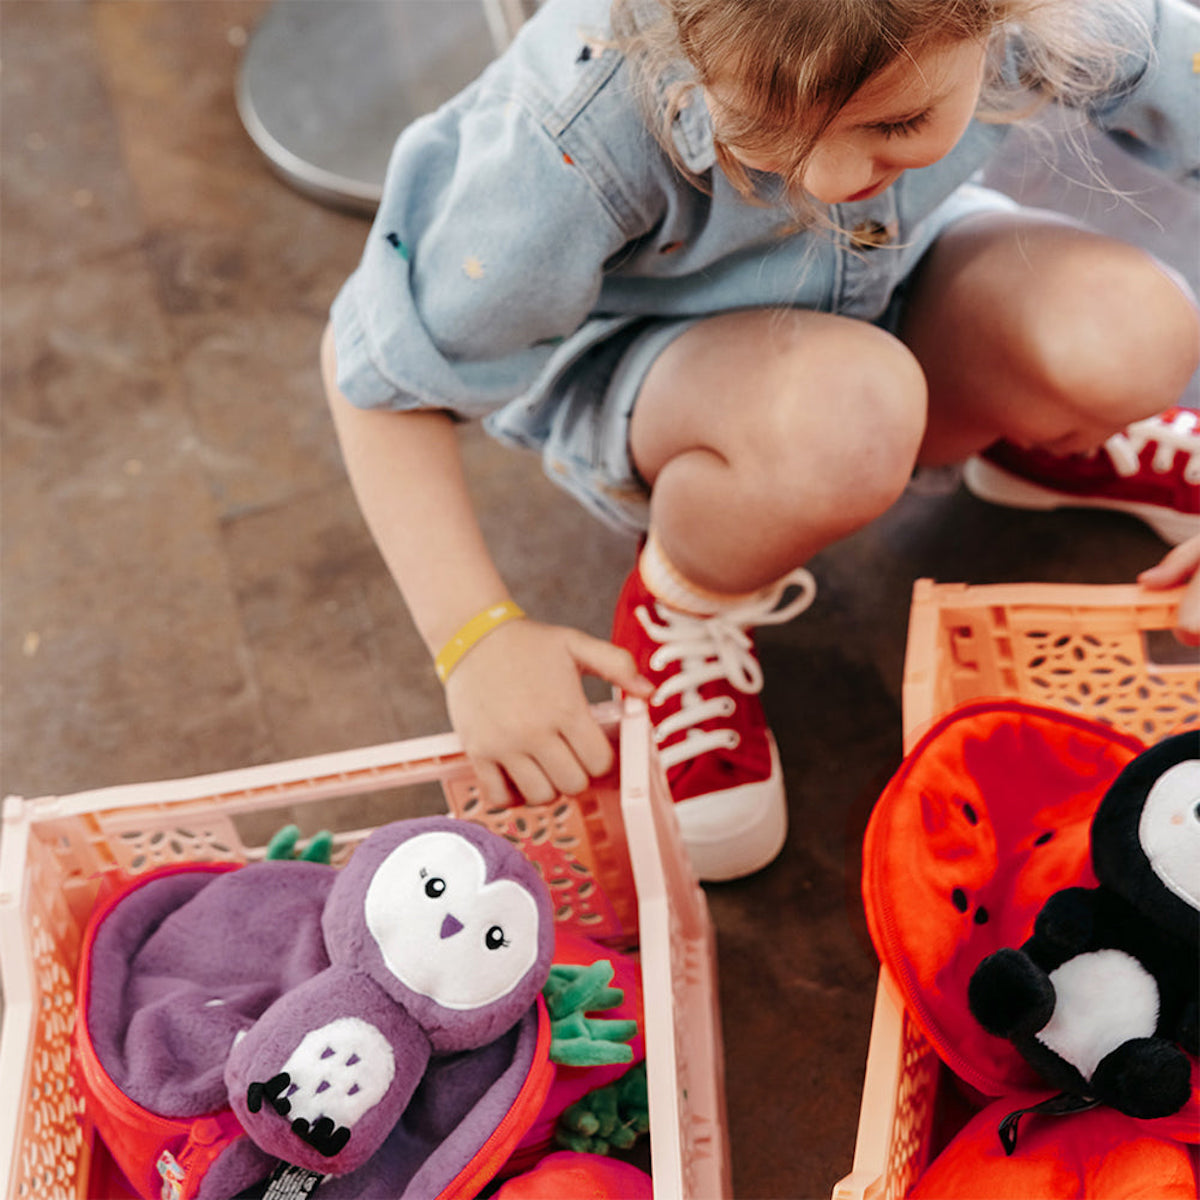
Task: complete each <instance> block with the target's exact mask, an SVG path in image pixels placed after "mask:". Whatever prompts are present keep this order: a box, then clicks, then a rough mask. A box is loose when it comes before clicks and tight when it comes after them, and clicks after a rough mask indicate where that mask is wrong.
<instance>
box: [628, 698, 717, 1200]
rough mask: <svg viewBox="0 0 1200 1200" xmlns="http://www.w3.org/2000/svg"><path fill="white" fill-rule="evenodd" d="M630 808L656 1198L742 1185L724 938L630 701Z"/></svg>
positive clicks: (709, 1196) (645, 719) (641, 716)
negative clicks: (724, 990)
mask: <svg viewBox="0 0 1200 1200" xmlns="http://www.w3.org/2000/svg"><path fill="white" fill-rule="evenodd" d="M621 736H622V754H621V758H622V764H623V766H622V809H623V812H624V817H625V830H626V835H627V840H628V846H629V854H630V858H631V861H632V866H633V873H634V878H635V880H636V883H637V898H638V927H639V938H640V947H641V963H642V990H643V995H644V1002H645V1015H646V1067H647V1085H648V1089H649V1093H650V1112H651V1129H650V1155H651V1170H652V1174H653V1176H654V1196H655V1200H676V1198H682V1197H696V1198H697V1200H701V1198H703V1200H719V1198H720V1197H724V1196H730V1195H732V1184H731V1177H730V1160H729V1150H728V1132H727V1130H728V1124H727V1121H726V1116H725V1101H724V1095H725V1088H724V1053H723V1047H722V1039H721V1021H720V1012H719V1008H718V1002H717V995H718V993H717V986H716V970H717V966H716V938H715V933H714V930H713V926H712V920H711V918H710V916H709V912H708V903H707V901H706V899H705V897H704V893H703V891H702V890H701V888H700V886H699V884H698V883H697V882H696V878H695V875H694V873H693V872H692V869H691V866H690V863H689V860H688V857H687V851H686V849H685V847H684V845H683V841H682V838H681V836H680V833H679V826H678V823H677V821H676V820H675V817H674V813H673V811H672V808H671V799H670V794H669V792H668V789H667V783H666V777H665V775H664V774H663V772H662V770H661V768H660V767H659V766H658V765H657V762H656V761H653V762H652V761H651V759H650V756H649V755H648V754H646V753H644V752H642V753H637V752H636V750H637V748H638V747H640V746H643V745H648V744H649V740H650V723H649V716H648V714H647V712H646V709H645V705H643V704H641V703H640V702H639V701H629V702H628V704H627V716H626V721H625V723H624V725H623V727H622V731H621Z"/></svg>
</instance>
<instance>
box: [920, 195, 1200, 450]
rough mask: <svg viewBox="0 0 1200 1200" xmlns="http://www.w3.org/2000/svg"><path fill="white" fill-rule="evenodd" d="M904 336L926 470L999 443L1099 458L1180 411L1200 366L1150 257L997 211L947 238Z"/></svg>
mask: <svg viewBox="0 0 1200 1200" xmlns="http://www.w3.org/2000/svg"><path fill="white" fill-rule="evenodd" d="M901 336H902V338H903V339H904V341H905V342H906V343H907V344H908V346H909V347H910V348H911V349H912V351H913V353H914V354H915V356H916V358H917V360H918V361H919V362H920V364H921V366H922V368H923V369H924V371H925V376H926V379H927V381H928V385H929V423H928V429H927V433H926V436H925V441H924V444H923V446H922V449H921V458H922V461H925V462H929V463H946V462H956V461H960V460H962V459H963V458H965V457H966V456H967V455H968V454H971V453H974V452H977V451H979V450H982V449H983V448H984V447H986V446H988V445H989V444H990V443H992V442H993V441H995V440H996V439H999V438H1004V439H1007V440H1008V441H1010V442H1013V443H1015V444H1016V445H1018V446H1021V447H1026V448H1034V447H1036V448H1039V449H1040V450H1044V451H1049V452H1051V453H1053V454H1056V455H1067V454H1078V453H1082V452H1086V451H1090V450H1093V449H1095V448H1096V447H1097V446H1099V445H1100V444H1101V443H1102V442H1103V441H1104V440H1105V439H1106V438H1108V437H1109V436H1110V435H1112V434H1114V433H1116V432H1117V431H1119V430H1121V429H1123V428H1124V427H1125V426H1127V425H1129V424H1130V423H1131V422H1134V421H1139V420H1141V419H1143V418H1147V417H1150V416H1152V415H1154V414H1157V413H1159V412H1161V411H1162V410H1163V409H1165V408H1167V407H1169V406H1170V405H1172V404H1175V403H1176V402H1177V401H1178V399H1179V397H1180V395H1181V394H1182V392H1183V391H1184V389H1185V387H1186V386H1187V384H1188V381H1189V379H1190V378H1191V376H1192V373H1193V372H1194V371H1195V369H1196V366H1197V362H1198V361H1200V322H1198V319H1197V313H1196V308H1195V305H1194V302H1193V301H1192V299H1191V297H1190V296H1189V295H1188V294H1187V292H1186V291H1185V289H1184V286H1183V285H1182V284H1181V283H1179V282H1177V281H1176V280H1175V279H1174V278H1173V277H1172V276H1171V275H1169V274H1168V273H1167V272H1166V271H1165V270H1164V269H1163V268H1162V267H1161V266H1159V265H1158V264H1157V263H1156V262H1155V261H1154V260H1153V259H1152V258H1151V257H1150V256H1149V255H1147V254H1144V253H1143V252H1142V251H1140V250H1137V249H1135V248H1133V247H1131V246H1128V245H1125V244H1124V243H1121V242H1117V241H1114V240H1112V239H1109V238H1106V237H1103V236H1101V235H1099V234H1095V233H1091V232H1088V231H1085V230H1082V229H1080V228H1078V227H1076V226H1075V225H1073V224H1071V223H1069V222H1067V221H1066V220H1058V219H1055V218H1052V217H1050V216H1048V215H1046V214H1032V213H1016V214H1002V215H996V214H989V215H986V216H980V217H975V218H972V219H968V220H965V221H963V222H962V223H961V224H960V225H957V226H955V227H953V228H952V229H950V230H948V231H947V232H946V233H945V234H943V235H942V237H941V238H940V239H939V241H938V243H937V244H936V246H935V247H934V249H933V250H931V251H930V252H929V254H928V255H927V256H926V258H925V260H924V262H923V263H922V265H921V266H920V267H919V268H918V273H917V275H916V276H915V278H914V280H913V284H912V289H911V294H910V299H909V302H908V304H907V307H906V314H905V320H904V324H903V327H902V329H901Z"/></svg>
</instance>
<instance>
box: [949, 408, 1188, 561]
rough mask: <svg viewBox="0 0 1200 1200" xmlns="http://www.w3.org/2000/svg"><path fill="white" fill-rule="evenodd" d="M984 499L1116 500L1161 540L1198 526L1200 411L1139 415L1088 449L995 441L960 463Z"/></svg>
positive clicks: (1081, 504) (1034, 504)
mask: <svg viewBox="0 0 1200 1200" xmlns="http://www.w3.org/2000/svg"><path fill="white" fill-rule="evenodd" d="M963 481H964V482H965V483H966V485H967V487H969V488H970V489H971V491H972V492H974V493H975V495H976V496H979V497H980V498H981V499H983V500H990V501H991V502H992V503H993V504H1007V505H1009V506H1011V507H1013V508H1037V509H1051V508H1113V509H1117V510H1119V511H1120V512H1127V513H1132V514H1133V515H1134V516H1136V517H1140V518H1141V519H1142V520H1143V521H1145V522H1146V524H1147V525H1149V526H1150V528H1151V529H1153V530H1154V532H1155V533H1157V534H1158V535H1159V537H1161V538H1163V539H1164V541H1167V542H1171V543H1173V544H1178V543H1179V542H1182V541H1183V540H1184V539H1185V538H1188V537H1190V536H1191V535H1192V534H1195V533H1200V413H1196V412H1194V411H1193V410H1191V409H1188V408H1169V409H1167V411H1166V412H1164V413H1161V414H1159V415H1158V416H1157V417H1150V418H1148V419H1147V420H1145V421H1135V422H1134V423H1133V424H1132V425H1129V426H1128V427H1126V428H1125V429H1124V430H1122V431H1121V432H1120V433H1115V434H1113V436H1112V437H1110V438H1109V439H1108V441H1106V442H1105V443H1104V445H1103V446H1101V447H1100V448H1099V449H1097V450H1095V451H1093V452H1092V453H1091V454H1066V455H1057V454H1050V453H1048V452H1047V451H1045V450H1021V449H1019V448H1018V447H1016V446H1014V445H1013V444H1012V443H1011V442H997V443H996V444H995V445H994V446H990V447H989V448H988V449H987V450H985V451H984V452H983V453H982V454H981V455H978V456H976V457H975V458H972V459H971V460H970V461H968V462H967V464H966V466H965V467H964V468H963Z"/></svg>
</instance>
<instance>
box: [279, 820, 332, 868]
mask: <svg viewBox="0 0 1200 1200" xmlns="http://www.w3.org/2000/svg"><path fill="white" fill-rule="evenodd" d="M299 840H300V829H299V827H298V826H296V825H285V826H284V827H283V828H282V829H281V830H280V831H279V832H278V833H277V834H275V836H274V837H273V838H271V840H270V841H269V842H268V843H267V853H266V857H267V860H268V861H270V862H279V861H288V860H292V859H296V858H299V859H300V861H301V862H317V863H326V864H328V863H329V862H331V861H332V859H333V834H332V833H330V832H329V831H328V830H326V829H323V830H321V832H320V833H318V834H317V835H316V836H315V837H313V839H312V840H311V841H310V842H309V843H308V845H307V846H305V848H304V850H303V852H302V853H300V854H299V855H297V853H296V843H297V842H298V841H299Z"/></svg>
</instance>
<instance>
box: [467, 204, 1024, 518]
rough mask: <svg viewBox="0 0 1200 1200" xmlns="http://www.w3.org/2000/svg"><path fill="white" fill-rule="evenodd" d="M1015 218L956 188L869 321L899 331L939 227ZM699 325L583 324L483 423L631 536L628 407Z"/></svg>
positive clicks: (659, 321)
mask: <svg viewBox="0 0 1200 1200" xmlns="http://www.w3.org/2000/svg"><path fill="white" fill-rule="evenodd" d="M1016 211H1028V212H1033V211H1034V210H1031V209H1022V208H1021V206H1020V205H1018V204H1017V203H1016V202H1015V201H1014V200H1012V199H1011V198H1010V197H1008V196H1005V195H1003V194H1002V193H1000V192H997V191H993V190H992V189H990V188H985V187H981V186H978V185H968V186H966V187H962V188H960V189H959V190H958V191H957V192H956V193H955V194H954V195H953V196H952V197H951V198H950V199H949V200H948V201H947V202H945V203H944V204H942V205H941V206H940V207H939V208H938V209H937V210H936V211H935V212H934V213H933V214H931V216H930V217H929V218H928V220H927V221H926V222H925V223H924V226H923V228H922V238H921V241H920V244H919V246H914V247H913V248H912V253H911V254H910V255H908V258H909V261H908V262H907V267H906V270H905V271H904V273H903V274H901V275H900V276H899V277H898V278H897V279H896V281H895V283H894V286H891V287H890V289H889V290H888V292H887V293H886V294H885V295H882V296H881V297H880V298H879V301H878V305H879V309H880V311H879V312H878V315H877V316H875V317H873V318H871V323H872V324H874V325H877V326H879V327H880V328H883V329H886V330H887V331H888V332H889V333H895V332H896V331H897V328H898V326H899V323H900V317H901V314H902V313H903V309H904V302H905V291H906V283H907V280H908V279H910V278H911V275H912V270H913V268H915V266H916V265H917V262H919V261H920V258H921V257H922V256H923V255H924V253H925V251H926V250H928V248H929V247H930V246H931V245H932V244H933V242H935V241H936V240H937V238H938V237H939V236H940V235H941V234H942V233H944V232H945V231H946V230H947V229H949V228H950V227H951V226H953V225H955V224H957V223H958V222H959V221H962V220H964V219H966V218H968V217H973V216H977V215H979V214H982V213H992V212H1009V213H1011V212H1016ZM751 306H752V305H751ZM797 307H802V308H803V307H806V306H805V305H803V304H801V305H798V306H797ZM814 307H816V306H814ZM705 319H706V318H705V317H702V316H691V317H668V318H661V317H641V318H636V319H633V320H630V321H625V322H614V321H612V320H611V319H609V320H596V321H590V322H588V323H587V324H586V325H585V326H584V328H583V329H582V330H580V331H579V333H578V334H577V335H575V337H574V338H572V339H571V341H572V343H573V345H572V346H571V347H570V349H569V352H567V353H564V354H563V355H562V356H561V357H560V358H559V359H556V360H555V362H553V363H552V364H551V367H550V369H549V370H548V371H547V372H546V373H544V374H543V376H542V378H541V379H539V381H538V384H537V386H536V388H535V390H534V392H533V393H532V394H530V395H527V396H525V397H523V398H522V400H521V401H520V402H519V403H517V404H513V405H509V406H507V407H505V408H503V409H500V410H499V411H498V412H495V413H493V414H491V415H490V416H489V417H488V418H487V419H486V420H485V422H484V425H485V427H486V428H487V429H488V431H489V432H490V433H491V434H492V435H493V436H495V437H497V438H499V439H500V440H501V441H504V442H507V443H509V444H514V445H519V446H523V447H525V448H526V449H532V450H536V451H538V452H540V454H541V456H542V463H543V466H544V469H545V471H546V474H547V475H548V476H549V478H550V479H551V480H553V481H554V482H555V483H556V484H558V485H559V486H560V487H562V488H564V489H565V490H566V491H568V492H569V493H571V495H573V496H574V497H575V498H576V499H577V500H578V501H579V502H580V503H582V504H583V505H584V507H586V508H587V509H589V510H590V511H591V512H592V513H594V514H595V515H596V516H598V517H599V518H600V519H601V520H602V521H604V522H605V523H606V524H607V525H609V526H611V527H612V528H614V529H617V530H619V531H622V532H625V533H628V534H631V535H634V536H639V535H641V534H642V533H644V532H645V530H646V528H647V527H648V525H649V519H650V489H649V487H648V485H647V484H646V482H645V481H644V480H643V479H642V478H641V477H640V476H639V474H638V472H637V469H636V467H635V466H634V463H633V457H632V454H631V452H630V448H629V425H630V419H631V417H632V415H633V407H634V405H635V404H636V402H637V397H638V393H639V392H640V390H641V386H642V382H643V380H644V379H645V378H646V375H647V372H648V371H649V370H650V367H651V365H652V364H653V363H654V362H655V360H656V359H657V358H658V356H659V355H660V354H661V353H662V352H663V351H664V350H665V349H666V347H667V346H668V345H669V344H670V343H671V342H673V341H674V340H675V339H676V338H677V337H679V336H680V335H681V334H683V333H685V332H686V331H687V330H689V329H690V328H692V326H693V325H696V324H698V323H699V322H701V321H703V320H705Z"/></svg>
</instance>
